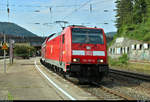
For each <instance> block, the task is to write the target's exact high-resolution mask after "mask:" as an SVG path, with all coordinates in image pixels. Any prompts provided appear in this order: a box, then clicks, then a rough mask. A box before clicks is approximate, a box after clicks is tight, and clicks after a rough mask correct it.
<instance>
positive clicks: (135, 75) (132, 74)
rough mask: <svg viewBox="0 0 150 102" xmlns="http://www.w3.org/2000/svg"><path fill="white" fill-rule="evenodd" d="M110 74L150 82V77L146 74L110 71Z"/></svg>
mask: <svg viewBox="0 0 150 102" xmlns="http://www.w3.org/2000/svg"><path fill="white" fill-rule="evenodd" d="M109 73H113V74H118V75H122V76H126V77H131V78H135V79H140V80H144V81H150V75H144V74H140V73H135V72H128V71H121V70H116V69H109Z"/></svg>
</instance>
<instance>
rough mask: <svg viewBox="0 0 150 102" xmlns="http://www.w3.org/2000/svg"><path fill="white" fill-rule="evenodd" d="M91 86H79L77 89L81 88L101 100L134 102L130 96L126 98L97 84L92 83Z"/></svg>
mask: <svg viewBox="0 0 150 102" xmlns="http://www.w3.org/2000/svg"><path fill="white" fill-rule="evenodd" d="M92 84H93V85H94V86H86V87H85V86H84V85H83V86H82V85H79V87H81V88H83V89H84V90H85V91H88V92H90V93H92V94H93V95H95V96H97V97H99V98H100V99H102V100H136V99H134V98H132V97H130V96H126V95H124V94H122V93H120V92H116V91H114V90H112V89H109V88H107V87H105V86H103V85H101V84H99V83H95V82H93V83H92Z"/></svg>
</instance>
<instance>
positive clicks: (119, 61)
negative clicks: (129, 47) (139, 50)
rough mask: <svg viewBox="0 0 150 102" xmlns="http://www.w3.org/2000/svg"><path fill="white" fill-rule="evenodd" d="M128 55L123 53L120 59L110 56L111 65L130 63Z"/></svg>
mask: <svg viewBox="0 0 150 102" xmlns="http://www.w3.org/2000/svg"><path fill="white" fill-rule="evenodd" d="M128 60H129V58H128V55H127V54H123V55H122V56H121V57H119V58H118V59H115V60H114V59H112V58H111V57H108V62H109V64H110V65H111V66H122V65H125V64H128Z"/></svg>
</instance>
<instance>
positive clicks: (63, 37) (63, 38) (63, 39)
mask: <svg viewBox="0 0 150 102" xmlns="http://www.w3.org/2000/svg"><path fill="white" fill-rule="evenodd" d="M64 42H65V36H64V35H63V36H62V43H63V44H64Z"/></svg>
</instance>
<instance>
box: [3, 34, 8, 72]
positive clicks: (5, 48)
mask: <svg viewBox="0 0 150 102" xmlns="http://www.w3.org/2000/svg"><path fill="white" fill-rule="evenodd" d="M2 49H3V50H4V73H6V51H5V50H7V49H8V46H7V44H6V35H5V34H4V42H3V43H2Z"/></svg>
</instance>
